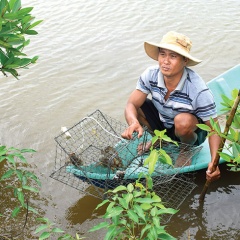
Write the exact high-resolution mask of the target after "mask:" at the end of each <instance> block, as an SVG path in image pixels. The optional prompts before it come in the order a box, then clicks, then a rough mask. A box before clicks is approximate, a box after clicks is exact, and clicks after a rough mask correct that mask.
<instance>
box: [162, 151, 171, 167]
mask: <svg viewBox="0 0 240 240" xmlns="http://www.w3.org/2000/svg"><path fill="white" fill-rule="evenodd" d="M159 155H160V157H159V160H160V162H162V163H164V164H168V165H171V166H173V163H172V159H171V157H170V156H169V155H168V154H167V153H166V151H165V150H164V149H160V150H159Z"/></svg>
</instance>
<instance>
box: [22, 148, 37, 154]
mask: <svg viewBox="0 0 240 240" xmlns="http://www.w3.org/2000/svg"><path fill="white" fill-rule="evenodd" d="M20 151H21V153H35V152H36V150H34V149H29V148H23V149H21V150H20Z"/></svg>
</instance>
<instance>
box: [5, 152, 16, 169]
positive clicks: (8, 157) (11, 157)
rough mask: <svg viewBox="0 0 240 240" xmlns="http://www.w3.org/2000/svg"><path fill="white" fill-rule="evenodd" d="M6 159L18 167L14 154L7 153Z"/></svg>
mask: <svg viewBox="0 0 240 240" xmlns="http://www.w3.org/2000/svg"><path fill="white" fill-rule="evenodd" d="M6 159H7V161H8V162H9V163H11V164H12V165H13V166H14V167H16V162H15V160H14V156H13V155H12V154H9V155H7V156H6Z"/></svg>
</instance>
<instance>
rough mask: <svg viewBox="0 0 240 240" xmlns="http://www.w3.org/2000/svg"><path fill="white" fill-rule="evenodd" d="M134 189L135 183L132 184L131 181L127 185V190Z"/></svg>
mask: <svg viewBox="0 0 240 240" xmlns="http://www.w3.org/2000/svg"><path fill="white" fill-rule="evenodd" d="M133 189H134V187H133V185H132V183H129V184H128V185H127V190H128V192H130V193H131V192H132V191H133Z"/></svg>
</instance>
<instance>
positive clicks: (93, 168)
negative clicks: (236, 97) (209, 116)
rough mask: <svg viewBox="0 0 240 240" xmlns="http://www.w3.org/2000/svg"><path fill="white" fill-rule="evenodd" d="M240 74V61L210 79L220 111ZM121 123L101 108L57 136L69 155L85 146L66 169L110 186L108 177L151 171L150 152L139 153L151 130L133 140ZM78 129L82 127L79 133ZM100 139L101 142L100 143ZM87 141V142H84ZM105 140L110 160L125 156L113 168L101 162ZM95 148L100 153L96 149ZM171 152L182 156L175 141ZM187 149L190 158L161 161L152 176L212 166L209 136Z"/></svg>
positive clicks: (112, 181) (130, 177) (128, 178)
mask: <svg viewBox="0 0 240 240" xmlns="http://www.w3.org/2000/svg"><path fill="white" fill-rule="evenodd" d="M239 76H240V64H239V65H237V66H235V67H233V68H231V69H229V70H228V71H226V72H224V73H222V74H221V75H219V76H217V77H216V78H214V79H212V80H211V81H209V82H207V86H208V87H209V89H210V90H211V91H212V93H213V95H214V99H215V102H216V106H217V112H218V115H221V114H223V112H222V111H221V109H222V106H221V102H222V97H221V96H222V95H225V96H227V97H229V98H231V92H232V90H233V89H238V88H239V85H240V79H239ZM85 122H86V124H85ZM90 123H91V124H90ZM93 123H94V125H93ZM89 125H91V127H89ZM118 125H121V123H119V124H118V123H116V121H113V119H112V118H108V117H107V116H105V115H104V114H102V113H101V111H99V110H97V113H93V114H91V115H90V116H88V117H87V118H85V119H83V120H82V121H81V122H80V123H78V124H76V125H74V126H73V127H72V128H70V129H68V130H67V131H66V132H64V133H62V134H61V135H60V136H59V137H57V138H56V139H55V140H56V141H57V142H58V144H59V145H60V147H61V148H62V149H64V151H65V152H66V153H67V155H68V156H69V155H70V154H72V153H73V152H74V154H75V153H76V152H79V149H82V150H81V153H80V154H78V156H76V157H75V159H74V158H72V157H71V156H70V161H68V163H67V164H65V167H66V171H67V172H68V173H70V174H73V175H74V176H75V177H77V178H79V179H81V180H82V181H86V182H88V183H90V184H92V185H95V186H98V187H100V188H104V187H106V181H108V188H109V186H111V188H114V187H116V186H117V184H118V182H117V181H115V180H119V179H121V180H124V181H125V182H128V181H133V180H136V179H137V178H138V176H139V173H147V172H148V168H147V167H145V166H143V162H144V160H145V159H146V158H147V157H148V155H149V153H144V154H142V155H141V156H139V155H138V154H137V150H136V149H137V146H138V144H139V143H140V142H141V141H143V140H146V141H149V140H151V138H152V136H151V134H150V133H147V131H146V134H145V135H144V136H142V137H141V138H140V139H138V138H137V137H134V138H133V140H131V141H130V142H128V141H126V140H124V139H121V138H120V137H118V136H119V135H120V134H119V133H121V132H122V131H123V129H125V125H123V127H122V128H121V127H120V128H119V129H118V130H116V129H117V127H116V126H118ZM93 126H94V127H93ZM76 129H77V131H78V133H77V134H76ZM86 129H88V134H89V135H87V134H86V132H85V133H83V131H86ZM64 134H65V135H66V134H67V135H68V137H69V136H72V135H74V134H76V136H77V138H76V137H74V138H72V137H70V138H68V140H67V141H66V140H65V142H64V141H63V140H62V137H63V136H64ZM106 135H108V136H109V139H105V140H104V139H103V141H100V140H99V139H100V137H101V136H106ZM117 135H118V136H117ZM59 138H60V139H59ZM90 138H94V140H91V141H90V142H88V143H87V141H88V140H89V139H90ZM143 138H144V139H143ZM79 141H80V142H79ZM97 141H99V142H98V143H97V144H96V142H97ZM77 142H78V143H77ZM84 144H87V145H86V146H84ZM94 144H95V145H94ZM102 144H103V145H104V144H105V145H104V146H106V144H107V145H110V144H111V146H112V147H113V148H114V152H112V154H111V155H109V156H108V158H109V159H108V160H109V161H108V162H113V161H115V160H116V158H120V159H122V162H121V166H119V167H118V168H115V169H113V168H112V165H111V164H109V165H108V166H107V165H105V166H104V164H101V163H100V164H99V158H100V156H102V146H103V145H102ZM73 145H75V147H74V148H72V146H73ZM94 151H95V152H96V153H94ZM166 151H167V150H166ZM168 152H170V154H172V156H171V157H172V158H173V159H175V160H176V159H177V158H178V156H179V155H178V154H179V149H178V150H176V147H175V145H174V144H173V145H171V148H170V150H169V151H168ZM185 152H186V156H188V159H187V161H186V162H185V163H184V164H183V165H182V166H176V167H172V166H169V165H167V164H162V163H157V164H156V168H155V171H154V173H153V174H152V177H159V176H161V177H163V178H165V179H164V180H163V181H166V177H168V179H169V176H170V178H171V177H173V176H175V175H177V174H182V173H183V174H184V173H190V172H195V171H198V170H201V169H205V168H207V167H208V163H209V161H210V150H209V145H208V141H207V140H206V141H205V142H204V143H202V144H201V145H200V146H195V147H191V149H190V150H189V151H188V150H187V151H185ZM79 156H80V159H83V162H84V158H86V159H90V158H91V157H92V159H93V160H91V161H88V162H86V161H85V163H86V164H83V162H81V163H80V164H79V163H76V162H77V161H76V162H75V160H76V159H77V160H78V158H79ZM96 158H97V159H96ZM81 161H82V160H81ZM222 163H224V160H223V159H221V158H220V161H219V164H222Z"/></svg>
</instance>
